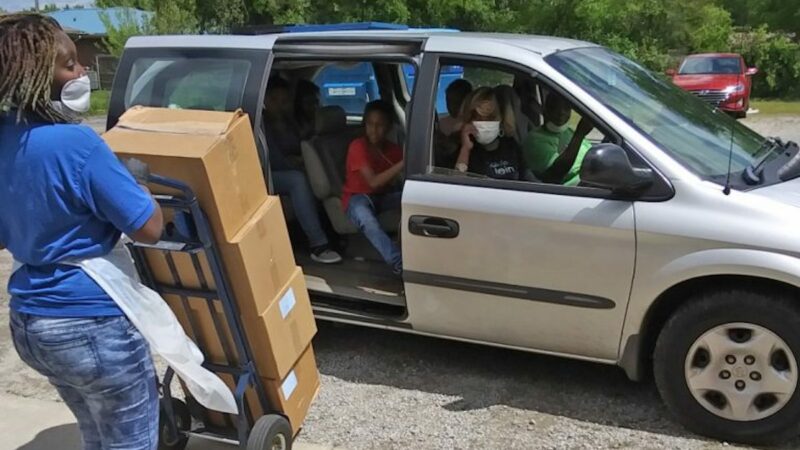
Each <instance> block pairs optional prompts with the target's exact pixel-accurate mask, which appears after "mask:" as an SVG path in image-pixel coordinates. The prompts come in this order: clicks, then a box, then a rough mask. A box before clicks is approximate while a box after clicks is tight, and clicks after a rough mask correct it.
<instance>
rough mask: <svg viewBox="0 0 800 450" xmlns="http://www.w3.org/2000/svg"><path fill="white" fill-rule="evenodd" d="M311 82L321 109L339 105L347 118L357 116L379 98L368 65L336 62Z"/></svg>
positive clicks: (370, 66)
mask: <svg viewBox="0 0 800 450" xmlns="http://www.w3.org/2000/svg"><path fill="white" fill-rule="evenodd" d="M313 81H314V83H315V84H316V85H317V86H319V88H320V97H321V98H320V101H321V103H322V105H323V106H331V105H336V106H341V107H342V108H343V109H344V110H345V112H346V113H347V115H348V116H351V117H361V114H363V113H364V107H365V106H366V105H367V103H369V102H371V101H373V100H379V99H380V98H381V93H380V90H379V89H378V82H377V81H376V80H375V70H374V68H373V67H372V64H371V63H368V62H362V63H336V64H330V65H327V66H325V67H324V68H323V69H322V70H321V71H320V72H319V73H318V74H317V76H316V77H314V80H313Z"/></svg>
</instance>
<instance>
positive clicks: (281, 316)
mask: <svg viewBox="0 0 800 450" xmlns="http://www.w3.org/2000/svg"><path fill="white" fill-rule="evenodd" d="M242 323H243V324H244V329H245V331H246V333H247V339H248V341H249V342H250V348H252V349H253V355H254V356H253V357H254V359H255V362H256V368H257V369H258V373H259V375H261V376H262V377H264V378H268V379H272V380H280V379H283V378H284V377H285V376H286V374H287V373H289V371H290V370H291V369H292V366H294V364H295V362H296V361H297V359H298V357H299V356H300V355H301V354H302V353H303V351H304V350H305V349H306V347H308V345H309V344H310V343H311V339H313V337H314V335H315V334H317V324H316V322H315V321H314V312H313V310H312V309H311V300H310V299H309V297H308V290H307V289H306V282H305V277H304V276H303V271H302V270H301V269H300V268H299V267H298V268H297V269H296V270H295V273H294V275H293V276H292V277H291V280H289V282H288V283H287V284H286V285H285V286H284V287H283V289H282V290H281V293H280V295H279V296H278V298H277V299H276V300H275V301H273V302H272V304H270V305H269V307H268V308H267V309H266V310H265V311H264V312H263V313H262V314H261V315H260V316H258V317H248V316H245V317H243V318H242Z"/></svg>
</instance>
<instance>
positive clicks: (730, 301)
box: [653, 290, 800, 445]
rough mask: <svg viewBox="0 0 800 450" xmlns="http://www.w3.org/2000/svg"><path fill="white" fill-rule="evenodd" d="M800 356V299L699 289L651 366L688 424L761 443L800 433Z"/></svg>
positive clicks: (667, 329) (665, 332) (672, 322)
mask: <svg viewBox="0 0 800 450" xmlns="http://www.w3.org/2000/svg"><path fill="white" fill-rule="evenodd" d="M731 357H732V358H731ZM798 358H800V308H798V305H796V304H795V303H794V302H792V301H791V300H790V299H789V298H788V297H786V296H782V295H780V294H777V293H776V294H774V295H769V294H767V293H758V292H755V291H753V290H730V291H725V292H712V293H705V294H700V295H697V296H696V297H694V298H692V299H690V300H689V301H688V302H687V303H686V304H685V305H684V306H682V307H681V308H679V309H678V310H677V311H676V312H675V313H674V314H673V315H672V317H671V318H670V319H669V320H668V321H667V323H666V325H665V326H664V328H663V329H662V331H661V333H660V335H659V337H658V340H657V342H656V347H655V352H654V355H653V359H654V361H653V372H654V376H655V381H656V386H657V387H658V390H659V393H660V394H661V398H662V399H663V400H664V402H665V403H666V405H667V407H668V409H669V410H670V412H671V413H672V414H673V415H674V416H675V418H676V419H677V420H678V421H679V422H680V423H681V424H683V425H684V426H685V427H686V428H688V429H689V430H691V431H693V432H695V433H697V434H701V435H706V436H710V437H713V438H716V439H720V440H724V441H732V442H740V443H745V444H757V445H760V444H770V443H776V442H781V441H784V440H786V439H788V438H791V437H795V436H797V435H798V434H800V386H798V379H800V377H799V376H798V360H799V359H798Z"/></svg>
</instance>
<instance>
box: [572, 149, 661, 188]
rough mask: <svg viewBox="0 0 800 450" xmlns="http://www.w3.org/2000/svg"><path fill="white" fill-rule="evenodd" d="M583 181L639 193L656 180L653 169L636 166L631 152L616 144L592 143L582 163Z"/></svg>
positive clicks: (588, 183) (592, 184) (591, 185)
mask: <svg viewBox="0 0 800 450" xmlns="http://www.w3.org/2000/svg"><path fill="white" fill-rule="evenodd" d="M580 177H581V185H583V186H589V187H596V188H601V189H608V190H610V191H611V192H613V193H615V194H621V195H626V196H630V195H636V194H639V193H641V192H643V191H644V190H646V189H647V188H648V187H650V186H651V185H652V184H653V182H654V181H655V175H654V174H653V171H652V169H639V168H636V167H633V164H631V161H630V159H628V154H627V153H626V152H625V150H623V149H622V148H621V147H620V146H618V145H616V144H597V145H595V146H592V148H590V149H589V151H588V152H586V156H584V158H583V163H581V173H580Z"/></svg>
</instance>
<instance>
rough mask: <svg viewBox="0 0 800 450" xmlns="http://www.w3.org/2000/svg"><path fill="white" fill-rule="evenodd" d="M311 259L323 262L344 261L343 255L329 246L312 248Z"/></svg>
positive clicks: (334, 262)
mask: <svg viewBox="0 0 800 450" xmlns="http://www.w3.org/2000/svg"><path fill="white" fill-rule="evenodd" d="M311 259H312V260H313V261H316V262H318V263H321V264H336V263H340V262H342V256H341V255H339V254H338V253H336V252H335V251H333V250H331V249H330V248H328V247H319V248H315V249H313V250H311Z"/></svg>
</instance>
